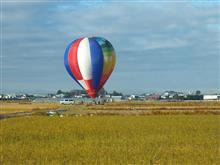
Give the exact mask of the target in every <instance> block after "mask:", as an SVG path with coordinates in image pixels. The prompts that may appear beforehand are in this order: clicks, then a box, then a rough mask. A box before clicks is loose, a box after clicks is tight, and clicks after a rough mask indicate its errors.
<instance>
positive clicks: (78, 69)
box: [64, 37, 116, 98]
mask: <svg viewBox="0 0 220 165" xmlns="http://www.w3.org/2000/svg"><path fill="white" fill-rule="evenodd" d="M115 61H116V56H115V50H114V48H113V46H112V44H111V43H110V42H109V41H108V40H106V39H104V38H101V37H89V38H87V37H85V38H79V39H76V40H74V41H73V42H71V43H70V44H69V45H68V46H67V48H66V51H65V54H64V64H65V67H66V70H67V72H68V73H69V75H70V76H71V77H72V79H74V80H75V81H76V82H77V83H78V84H79V85H80V86H81V87H82V88H83V89H85V90H86V92H87V94H88V95H89V96H90V97H92V98H95V97H96V96H97V93H98V92H99V90H100V89H101V88H102V87H103V85H104V84H105V83H106V81H107V80H108V78H109V77H110V75H111V73H112V71H113V69H114V66H115Z"/></svg>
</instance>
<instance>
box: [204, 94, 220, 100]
mask: <svg viewBox="0 0 220 165" xmlns="http://www.w3.org/2000/svg"><path fill="white" fill-rule="evenodd" d="M203 100H220V95H203Z"/></svg>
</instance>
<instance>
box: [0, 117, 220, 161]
mask: <svg viewBox="0 0 220 165" xmlns="http://www.w3.org/2000/svg"><path fill="white" fill-rule="evenodd" d="M219 119H220V116H219V115H198V114H197V115H149V116H92V117H90V116H82V117H67V116H65V117H63V118H59V117H58V116H54V117H47V116H31V117H19V118H12V119H6V120H1V121H0V124H1V151H0V155H1V162H0V164H53V165H54V164H175V165H176V164H181V165H186V164H190V165H213V164H216V165H217V164H220V160H219V149H220V148H219V147H220V146H219V142H220V141H219V139H220V137H219V128H220V127H219V126H220V125H219Z"/></svg>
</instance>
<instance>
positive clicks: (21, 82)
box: [1, 0, 220, 93]
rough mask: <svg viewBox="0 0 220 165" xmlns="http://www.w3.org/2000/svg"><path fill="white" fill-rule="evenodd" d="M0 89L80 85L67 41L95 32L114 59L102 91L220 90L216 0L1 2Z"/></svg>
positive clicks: (219, 28)
mask: <svg viewBox="0 0 220 165" xmlns="http://www.w3.org/2000/svg"><path fill="white" fill-rule="evenodd" d="M1 4H2V20H1V27H2V35H1V41H2V45H1V50H2V54H1V60H2V61H1V62H2V66H1V67H2V68H1V71H2V76H1V78H2V88H3V92H23V91H25V92H53V91H56V90H58V89H62V90H71V89H80V87H79V86H78V85H77V83H75V82H74V81H73V80H72V79H71V78H70V76H69V75H68V74H67V72H66V70H65V67H64V65H63V54H64V50H65V48H66V46H67V44H68V43H69V42H70V41H72V40H74V39H76V38H79V37H83V36H102V37H104V38H106V39H108V40H109V41H110V42H111V43H112V44H113V46H114V48H115V50H116V55H117V63H116V68H115V70H114V72H113V73H112V76H111V78H110V79H109V81H108V82H107V83H106V85H105V88H106V89H107V90H108V91H112V90H117V91H121V92H124V93H143V92H147V91H164V90H179V91H190V90H197V89H199V90H202V91H219V89H220V80H219V79H220V78H219V75H220V73H219V72H220V71H219V70H220V68H219V63H220V58H219V56H220V55H219V54H220V50H219V49H220V48H219V38H220V13H219V7H220V4H219V1H178V2H175V1H174V2H172V1H157V2H155V1H154V2H150V1H148V2H147V1H138V2H134V1H65V2H59V1H53V2H52V1H37V0H35V1H19V0H13V1H10V0H7V1H6V0H3V1H2V3H1Z"/></svg>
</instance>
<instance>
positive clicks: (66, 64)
mask: <svg viewBox="0 0 220 165" xmlns="http://www.w3.org/2000/svg"><path fill="white" fill-rule="evenodd" d="M75 41H76V40H74V41H72V42H71V43H70V44H69V45H68V46H67V48H66V50H65V53H64V65H65V68H66V70H67V72H68V73H69V75H70V76H71V77H72V79H74V80H75V81H76V82H77V83H78V84H79V85H80V86H81V87H82V88H83V86H82V85H81V84H80V83H79V82H78V81H77V80H76V78H75V76H74V75H73V73H72V72H71V69H70V67H69V62H68V55H69V49H70V47H71V45H72V44H74V43H75Z"/></svg>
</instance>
